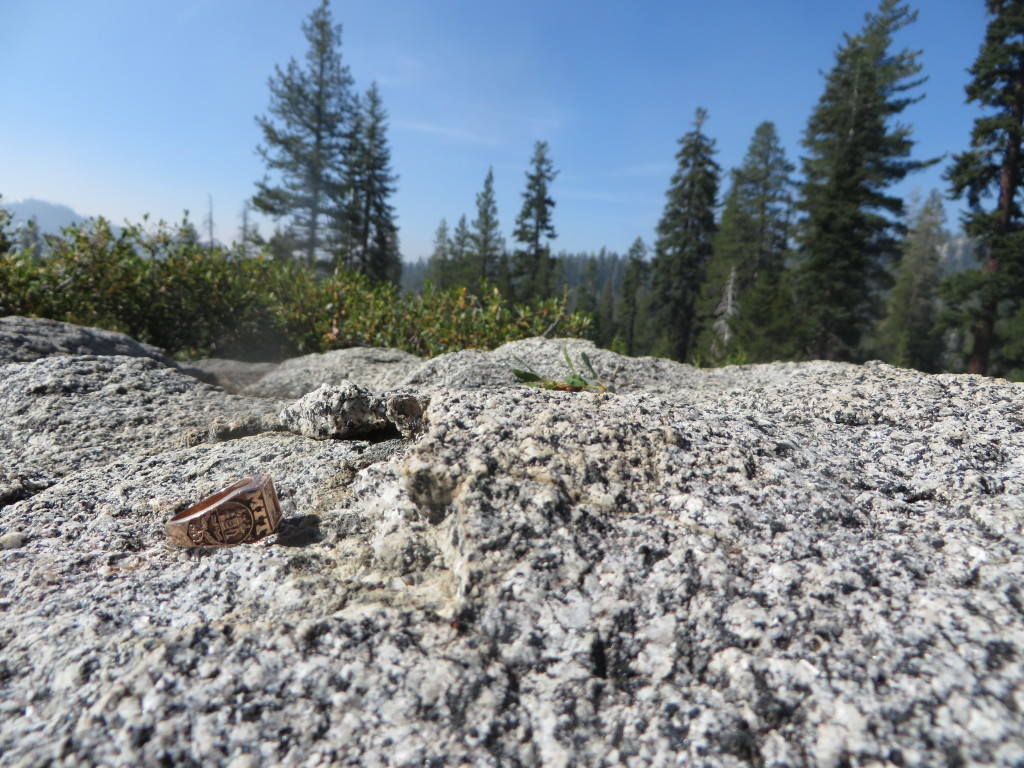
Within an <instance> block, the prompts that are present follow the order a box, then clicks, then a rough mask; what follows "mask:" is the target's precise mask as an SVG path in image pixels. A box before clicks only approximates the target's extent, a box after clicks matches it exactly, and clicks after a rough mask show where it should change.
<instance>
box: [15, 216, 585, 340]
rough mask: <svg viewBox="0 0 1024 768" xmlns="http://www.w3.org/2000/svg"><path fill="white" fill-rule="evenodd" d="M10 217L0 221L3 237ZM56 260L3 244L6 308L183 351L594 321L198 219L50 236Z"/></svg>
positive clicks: (450, 336) (562, 307)
mask: <svg viewBox="0 0 1024 768" xmlns="http://www.w3.org/2000/svg"><path fill="white" fill-rule="evenodd" d="M4 224H5V220H4V219H3V218H0V243H3V244H7V243H8V241H7V240H6V239H5V238H4V236H3V230H4ZM47 246H48V249H49V252H48V254H47V255H46V256H45V257H41V256H40V255H39V254H36V253H34V252H17V251H13V250H12V249H11V248H10V247H9V245H6V246H5V247H2V248H0V313H2V314H22V315H30V316H36V317H49V318H53V319H55V320H64V321H66V322H72V323H77V324H80V325H89V326H98V327H101V328H108V329H111V330H117V331H122V332H124V333H127V334H129V335H131V336H133V337H134V338H136V339H139V340H140V341H144V342H147V343H150V344H155V345H157V346H159V347H162V348H163V349H165V350H167V351H168V352H169V353H171V354H174V355H178V356H180V357H197V356H207V355H221V356H228V357H242V358H251V359H256V358H263V359H270V358H279V357H284V356H287V355H289V354H294V353H298V352H301V353H308V352H323V351H326V350H328V349H338V348H343V347H349V346H360V345H365V346H381V347H395V348H398V349H404V350H407V351H409V352H412V353H414V354H417V355H421V356H434V355H438V354H441V353H443V352H451V351H454V350H457V349H464V348H468V347H478V348H482V349H490V348H493V347H495V346H498V345H500V344H503V343H505V342H506V341H511V340H514V339H521V338H528V337H530V336H538V335H542V334H545V333H551V332H552V331H554V330H556V329H557V331H558V334H559V335H560V336H579V335H583V334H584V333H586V331H587V330H588V328H589V324H590V318H589V317H588V316H586V315H584V314H581V313H569V312H568V311H567V309H566V303H567V302H566V297H565V296H563V297H562V298H561V299H557V300H549V301H542V302H535V303H532V304H515V305H513V304H510V303H509V302H507V301H505V300H504V299H503V298H502V297H501V295H500V293H499V292H498V290H497V289H496V288H494V287H492V286H487V285H485V286H483V287H482V289H481V290H480V292H479V296H474V295H473V294H471V293H469V292H468V291H467V290H466V289H464V288H459V289H451V290H447V291H438V290H434V289H430V288H428V289H427V290H426V291H425V292H424V293H423V295H420V296H409V295H402V294H400V293H399V292H398V290H397V288H396V287H395V286H393V285H391V284H390V283H375V282H372V281H370V280H369V279H367V278H365V277H363V276H361V275H358V274H355V273H348V272H337V273H335V274H333V275H331V276H330V277H328V278H326V279H317V278H316V277H315V276H314V275H313V274H312V273H311V272H310V271H309V270H307V269H306V268H305V267H303V266H302V265H300V264H298V263H296V262H292V261H275V260H273V259H272V258H270V257H268V256H258V257H255V258H252V257H248V256H245V255H242V254H239V253H236V252H233V251H232V250H230V249H223V248H219V247H216V248H208V247H205V246H203V245H201V244H200V243H199V239H198V236H197V234H196V231H195V228H194V227H192V225H191V224H190V223H189V222H188V221H187V220H185V221H183V222H182V223H181V224H179V225H176V226H174V227H171V226H168V225H167V224H165V223H164V222H160V223H159V224H158V225H157V227H156V229H155V230H154V231H151V232H150V231H146V230H145V229H144V228H143V227H141V226H136V225H131V226H128V227H126V228H124V229H123V230H120V231H115V230H114V228H113V227H111V225H110V223H109V222H107V221H106V220H104V219H98V220H96V221H94V222H92V223H90V224H88V225H86V226H82V227H77V226H75V227H68V228H66V229H65V230H63V232H62V233H61V235H59V236H49V237H48V238H47Z"/></svg>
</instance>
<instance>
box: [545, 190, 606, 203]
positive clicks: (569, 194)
mask: <svg viewBox="0 0 1024 768" xmlns="http://www.w3.org/2000/svg"><path fill="white" fill-rule="evenodd" d="M558 195H559V197H565V198H567V199H571V200H589V201H592V202H599V203H612V202H615V200H617V199H618V198H616V196H615V195H613V194H612V193H611V192H602V191H600V190H596V189H568V190H559V192H558Z"/></svg>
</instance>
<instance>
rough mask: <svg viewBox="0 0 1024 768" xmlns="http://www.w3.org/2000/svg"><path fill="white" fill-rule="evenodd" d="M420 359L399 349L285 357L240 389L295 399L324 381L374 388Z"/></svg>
mask: <svg viewBox="0 0 1024 768" xmlns="http://www.w3.org/2000/svg"><path fill="white" fill-rule="evenodd" d="M421 363H422V360H421V359H420V358H418V357H416V356H415V355H411V354H409V353H408V352H403V351H401V350H398V349H381V348H379V347H352V348H350V349H338V350H334V351H332V352H324V353H314V354H311V355H304V356H302V357H294V358H292V359H290V360H285V361H284V362H283V363H281V364H279V365H278V366H276V367H275V368H274V369H273V370H272V371H270V372H269V373H267V374H265V375H264V376H262V377H261V378H260V379H259V380H258V381H256V382H254V383H252V384H249V385H248V386H245V387H243V388H242V389H241V390H240V392H241V394H244V395H249V396H254V397H285V398H292V399H295V398H299V397H302V396H303V395H305V394H307V393H309V392H312V391H313V390H314V389H316V388H317V387H320V386H322V385H324V384H340V383H341V382H343V381H353V382H355V383H356V384H359V385H361V386H364V387H369V388H371V389H376V390H383V389H391V388H393V387H395V386H396V385H397V384H398V383H399V382H400V381H401V380H402V378H404V376H405V375H406V374H407V373H408V372H409V371H410V370H413V369H415V368H417V367H419V365H420V364H421Z"/></svg>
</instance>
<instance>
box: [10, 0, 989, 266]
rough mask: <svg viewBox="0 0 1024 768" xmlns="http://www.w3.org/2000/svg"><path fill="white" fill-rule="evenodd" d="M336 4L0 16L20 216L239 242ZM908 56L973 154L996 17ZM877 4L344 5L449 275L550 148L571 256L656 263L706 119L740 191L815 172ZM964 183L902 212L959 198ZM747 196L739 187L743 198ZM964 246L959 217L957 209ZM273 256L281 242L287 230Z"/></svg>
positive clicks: (927, 39) (936, 117)
mask: <svg viewBox="0 0 1024 768" xmlns="http://www.w3.org/2000/svg"><path fill="white" fill-rule="evenodd" d="M317 5H319V0H301V1H294V2H287V3H285V2H264V1H262V0H90V1H89V2H82V0H31V2H27V1H25V0H0V71H2V72H3V78H2V81H0V82H2V89H0V94H2V96H0V103H2V105H3V119H2V120H0V194H2V195H3V198H4V200H5V201H7V202H17V201H19V200H22V199H26V198H39V199H43V200H48V201H51V202H56V203H63V204H65V205H69V206H71V207H72V208H74V209H75V210H76V211H78V212H79V213H82V214H85V215H93V216H95V215H103V216H106V217H108V218H110V219H112V220H113V221H114V222H115V223H120V222H122V221H124V220H128V221H132V222H137V221H140V220H141V219H142V216H143V214H146V213H149V214H150V215H151V218H153V219H160V218H163V219H167V220H171V221H176V220H179V219H180V218H181V215H182V211H183V210H185V209H188V210H189V211H190V212H191V218H192V220H193V221H195V222H196V223H197V224H201V222H202V221H203V219H204V217H205V215H206V211H207V205H208V199H209V198H210V197H212V200H213V209H214V220H215V223H216V228H217V236H218V238H220V239H221V240H223V241H231V240H232V239H234V238H235V237H237V231H238V227H239V224H240V213H241V209H242V205H243V203H244V201H245V200H246V199H247V198H248V197H251V195H252V194H253V192H254V183H255V181H256V180H257V179H259V178H260V177H261V176H262V175H263V168H262V165H261V161H260V160H259V158H258V157H257V156H256V154H255V151H254V150H255V147H256V146H257V144H258V143H259V141H260V134H259V130H258V128H257V127H256V125H255V122H254V116H256V115H257V114H263V113H265V112H266V109H267V105H268V97H269V92H268V89H267V79H268V78H269V77H270V75H271V74H272V73H273V70H274V66H275V65H281V66H284V65H285V64H286V63H287V62H288V60H289V59H290V58H293V57H294V58H296V59H299V60H301V59H302V57H303V56H304V54H305V50H306V41H305V38H304V37H303V35H302V32H301V24H302V22H303V21H304V20H305V19H306V18H307V17H308V15H309V13H310V12H311V11H312V10H313V9H314V8H315V7H316V6H317ZM912 5H913V6H914V7H916V8H918V9H919V12H920V16H919V19H918V21H917V22H916V23H915V24H913V25H911V26H910V27H908V28H906V29H905V30H903V31H902V32H901V33H900V35H899V36H898V38H897V41H896V43H897V46H899V47H901V48H902V47H908V48H911V49H921V50H922V51H923V53H922V56H921V62H922V64H923V65H924V74H926V75H928V76H929V78H930V79H929V81H928V82H927V83H926V84H925V86H924V87H923V89H922V91H923V92H924V93H925V94H926V97H925V99H924V100H923V101H921V102H920V103H918V104H916V105H914V106H912V107H911V108H909V109H908V110H907V111H906V112H904V114H903V121H904V122H906V123H909V124H911V125H912V126H913V127H914V138H915V139H916V140H917V141H918V146H917V154H918V156H919V157H921V158H925V157H937V156H942V155H947V154H949V153H952V152H959V151H962V150H963V149H964V148H965V147H966V146H967V144H968V141H969V133H970V129H971V125H972V123H973V120H974V118H975V117H976V116H977V114H978V113H977V111H976V109H975V108H974V107H973V106H967V105H965V103H964V85H965V83H966V82H967V79H968V76H967V74H966V69H967V68H968V67H969V66H970V65H971V64H972V63H973V61H974V58H975V56H976V55H977V52H978V48H979V46H980V44H981V42H982V38H983V35H984V30H985V24H986V17H985V13H984V3H983V2H982V1H981V0H924V1H923V2H918V3H916V4H915V3H912ZM875 7H876V3H875V2H872V1H871V0H863V1H862V0H827V1H825V0H672V1H671V2H670V1H669V0H663V1H660V2H655V1H654V0H630V1H629V2H626V0H589V1H584V0H543V2H539V1H538V0H519V2H516V3H510V2H508V3H506V2H494V3H491V2H479V0H473V1H470V0H373V2H365V1H363V2H342V1H340V0H334V1H333V2H332V3H331V10H332V13H333V15H334V18H335V21H337V22H340V23H341V24H342V25H343V33H342V35H343V37H342V55H343V59H344V61H345V62H346V63H347V64H348V66H349V68H350V70H351V73H352V75H353V77H354V78H355V80H356V87H357V88H358V89H359V90H361V91H362V90H365V89H366V88H367V87H369V85H370V83H371V82H372V81H374V80H375V81H376V82H377V83H378V85H379V87H380V90H381V95H382V98H383V103H384V106H385V108H386V109H387V111H388V113H389V118H390V128H389V133H388V137H389V141H390V145H391V149H392V164H393V167H394V170H395V172H396V173H397V174H398V175H399V176H400V180H399V182H398V191H397V193H396V195H395V196H394V198H393V203H394V205H395V207H396V209H397V214H398V224H399V228H400V237H401V244H402V252H403V256H404V257H405V258H406V259H407V260H415V259H418V258H420V257H422V256H426V255H428V254H429V252H430V250H431V243H432V240H433V236H434V232H435V230H436V228H437V225H438V223H439V221H440V220H441V218H442V217H444V218H446V219H447V220H448V222H449V224H451V225H454V224H455V222H456V221H457V220H458V218H459V216H461V215H462V214H466V216H467V219H468V220H470V221H472V219H473V218H474V216H475V212H476V205H475V197H476V194H477V193H478V192H479V191H480V189H481V188H482V186H483V180H484V177H485V175H486V174H487V169H488V167H489V166H493V168H494V174H495V189H496V193H497V202H498V213H499V217H500V220H501V227H502V232H503V234H504V235H505V236H506V238H509V237H510V233H511V231H512V228H513V226H514V221H515V217H516V214H517V213H518V212H519V208H520V204H521V193H522V191H523V189H524V186H525V173H526V170H527V166H528V163H529V159H530V156H531V155H532V152H533V145H534V142H535V141H537V140H540V139H543V140H546V141H548V142H549V144H550V147H551V156H552V159H553V161H554V165H555V168H556V169H558V171H559V176H558V178H557V179H556V180H555V182H554V184H553V186H552V195H553V197H554V199H555V201H556V208H555V213H554V222H555V227H556V229H557V231H558V238H557V240H556V241H555V242H554V248H555V250H556V251H557V250H567V251H571V252H578V251H595V250H598V249H600V248H601V247H602V246H605V247H607V248H608V249H609V250H612V251H618V252H625V250H626V249H627V248H628V247H629V245H630V243H631V242H632V241H633V240H634V239H635V238H636V237H638V236H639V237H643V238H644V239H645V240H646V241H647V242H648V243H650V242H651V241H652V239H653V233H654V228H655V226H656V224H657V221H658V218H659V217H660V215H661V211H662V207H663V205H664V199H665V197H664V196H665V190H666V189H667V187H668V183H669V178H670V177H671V175H672V172H673V170H674V167H675V161H674V156H675V152H676V150H677V148H678V144H677V142H678V139H679V137H680V136H682V135H683V134H684V133H685V132H686V131H688V130H689V129H690V127H691V123H692V119H693V113H694V110H695V109H696V108H697V107H699V106H702V107H705V108H706V109H707V110H708V112H709V113H710V119H709V121H708V123H707V124H706V132H707V133H708V134H709V135H710V136H712V137H714V138H715V139H716V141H717V147H718V150H719V154H718V161H719V162H720V163H721V165H722V166H723V168H724V169H729V168H731V167H733V166H735V165H737V164H738V163H739V162H740V161H741V160H742V157H743V155H744V154H745V152H746V149H747V145H748V144H749V142H750V138H751V136H752V135H753V132H754V129H755V127H756V126H757V125H758V123H760V122H762V121H764V120H771V121H773V122H774V123H775V124H776V127H777V129H778V132H779V135H780V138H781V139H782V141H783V144H784V145H785V147H786V149H787V151H788V153H789V157H790V160H791V161H793V162H797V163H798V158H799V156H800V154H801V152H802V149H801V147H800V139H801V136H802V132H803V129H804V126H805V124H806V121H807V117H808V115H809V114H810V112H811V110H812V109H813V107H814V105H815V103H816V102H817V100H818V98H819V96H820V95H821V92H822V89H823V83H824V80H823V73H824V72H826V71H827V70H828V69H829V68H830V67H831V66H832V62H833V57H834V53H835V50H836V48H837V46H838V45H839V44H840V43H841V41H842V35H843V33H844V32H849V33H855V32H856V31H857V30H859V29H860V27H861V25H862V22H863V18H864V13H865V12H866V11H868V10H873V9H874V8H875ZM944 165H945V163H943V164H940V166H939V167H936V168H933V169H931V170H929V171H926V172H922V173H920V174H917V175H915V176H914V177H912V178H911V179H910V180H909V181H908V182H906V183H905V184H904V186H903V187H902V188H901V191H903V192H904V193H909V191H910V190H911V188H913V187H915V186H916V187H920V188H921V189H922V190H923V191H925V192H927V191H928V190H929V189H931V188H932V187H938V188H943V183H942V181H941V173H942V169H943V167H944ZM723 191H724V185H723ZM949 211H950V215H951V221H950V225H951V227H953V228H956V226H957V221H956V215H957V213H956V212H957V206H956V205H955V204H952V203H951V204H950V208H949ZM263 231H264V233H266V234H268V233H269V231H270V227H269V224H264V226H263Z"/></svg>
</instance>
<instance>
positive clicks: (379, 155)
mask: <svg viewBox="0 0 1024 768" xmlns="http://www.w3.org/2000/svg"><path fill="white" fill-rule="evenodd" d="M356 115H357V116H356V119H355V120H353V121H352V126H353V130H352V132H351V133H350V135H349V140H348V147H347V159H346V174H345V192H344V196H345V200H344V203H343V204H342V206H341V207H340V209H339V211H338V214H339V219H340V221H341V227H340V228H341V229H342V230H343V232H344V237H343V240H342V244H343V257H344V265H345V267H346V269H348V270H350V271H353V272H359V273H361V274H363V275H366V276H367V277H370V278H372V279H374V280H378V281H389V282H392V283H395V284H396V285H397V284H398V281H399V279H400V278H401V273H402V259H401V256H400V254H399V252H398V227H397V226H396V224H395V209H394V206H392V205H391V204H390V203H389V202H388V199H389V198H390V197H391V195H393V194H394V192H395V182H396V181H397V180H398V177H397V176H395V175H394V174H393V173H392V171H391V150H390V149H389V148H388V143H387V135H386V133H387V112H385V111H384V106H383V104H382V102H381V98H380V90H379V89H378V88H377V84H376V83H373V84H372V85H371V86H370V89H369V90H368V91H367V92H366V95H365V97H364V98H363V99H362V100H361V101H360V102H359V104H358V111H357V113H356Z"/></svg>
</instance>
